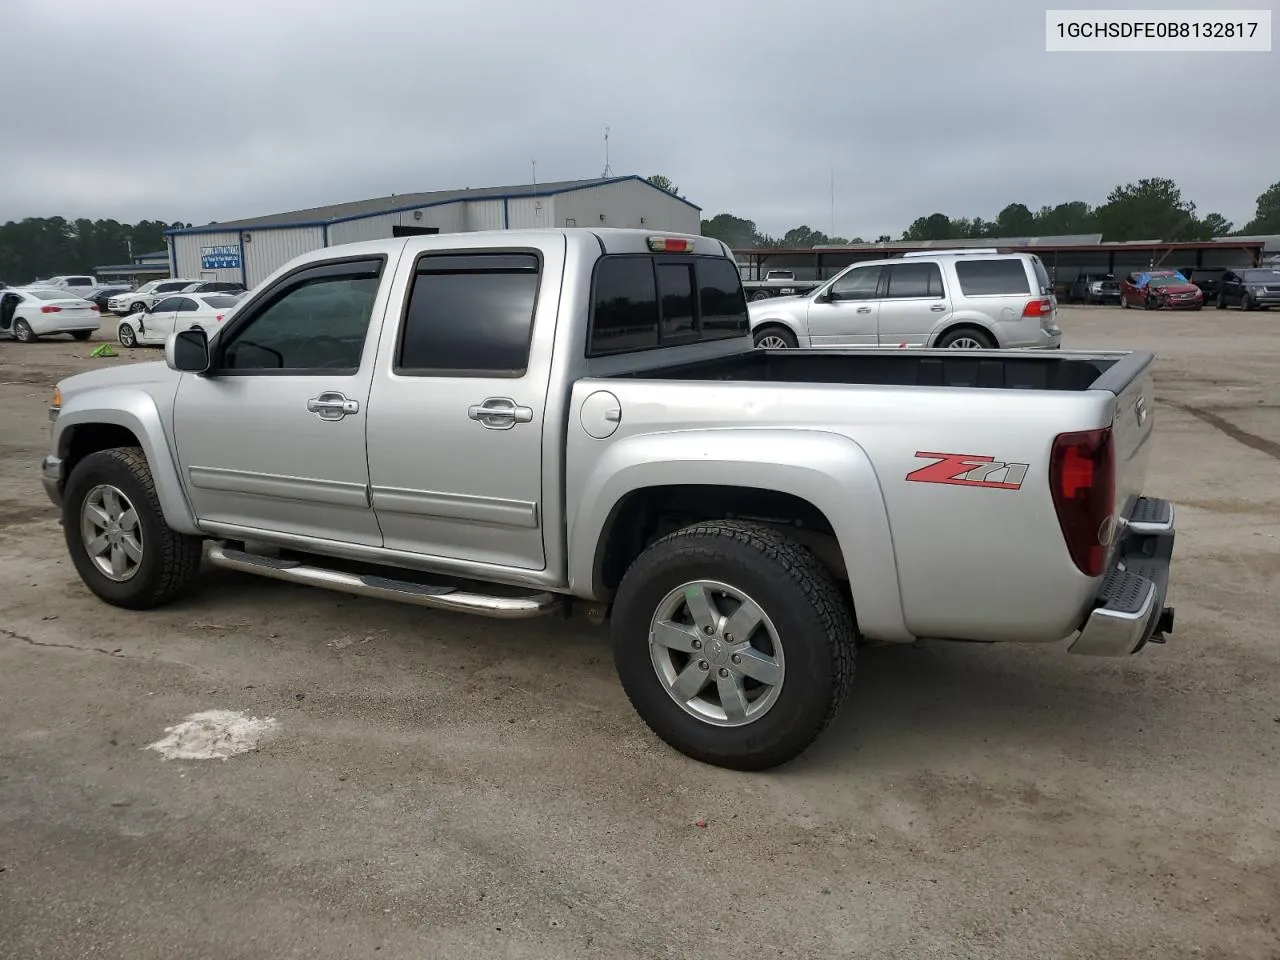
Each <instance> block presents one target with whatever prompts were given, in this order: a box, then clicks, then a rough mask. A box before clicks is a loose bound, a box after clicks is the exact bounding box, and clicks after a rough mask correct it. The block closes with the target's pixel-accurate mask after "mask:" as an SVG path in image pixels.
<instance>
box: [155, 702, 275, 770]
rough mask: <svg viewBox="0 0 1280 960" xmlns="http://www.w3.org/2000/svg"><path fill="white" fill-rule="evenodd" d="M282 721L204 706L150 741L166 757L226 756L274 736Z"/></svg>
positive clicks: (219, 758)
mask: <svg viewBox="0 0 1280 960" xmlns="http://www.w3.org/2000/svg"><path fill="white" fill-rule="evenodd" d="M279 729H280V724H279V722H277V721H276V720H275V718H273V717H251V716H249V715H248V714H246V713H240V712H238V711H235V710H205V711H202V712H201V713H193V714H191V716H189V717H187V719H185V720H183V721H182V722H181V723H179V724H177V725H175V726H172V727H165V728H164V730H165V733H166V734H167V736H165V737H164V738H163V739H160V740H157V741H156V742H155V743H151V744H148V745H147V747H146V749H147V750H155V751H156V752H157V753H159V754H160V755H161V756H162V757H164V758H165V759H166V760H226V759H227V758H228V757H234V756H235V755H236V754H238V753H248V752H249V751H250V750H254V749H256V748H257V746H258V744H259V743H261V742H262V741H263V740H265V739H267V738H268V737H271V736H273V735H274V734H275V733H277V732H278V731H279Z"/></svg>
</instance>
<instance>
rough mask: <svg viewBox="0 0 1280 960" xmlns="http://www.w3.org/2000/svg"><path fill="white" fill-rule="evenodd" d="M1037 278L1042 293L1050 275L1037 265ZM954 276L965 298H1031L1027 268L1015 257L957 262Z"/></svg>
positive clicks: (1046, 287)
mask: <svg viewBox="0 0 1280 960" xmlns="http://www.w3.org/2000/svg"><path fill="white" fill-rule="evenodd" d="M1037 266H1038V267H1039V269H1038V270H1037V271H1036V273H1037V276H1036V279H1037V281H1038V282H1039V283H1040V287H1041V289H1042V290H1045V289H1048V288H1049V287H1050V286H1051V284H1050V282H1049V274H1048V273H1047V272H1046V271H1045V269H1044V266H1043V265H1042V264H1039V263H1038V262H1037ZM956 276H957V277H958V278H959V280H960V290H961V292H963V293H964V295H965V296H966V297H995V296H1006V297H1008V296H1023V297H1025V296H1030V294H1031V284H1030V282H1029V281H1028V280H1027V270H1026V267H1024V266H1023V265H1022V261H1021V260H1019V259H1017V258H1015V257H1008V258H1005V259H1003V260H967V259H961V260H956Z"/></svg>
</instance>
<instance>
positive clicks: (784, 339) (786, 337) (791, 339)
mask: <svg viewBox="0 0 1280 960" xmlns="http://www.w3.org/2000/svg"><path fill="white" fill-rule="evenodd" d="M755 344H756V346H757V347H760V348H761V349H762V350H787V349H794V348H795V346H796V335H795V334H794V333H792V332H791V331H790V330H788V329H787V328H786V327H783V326H779V325H778V324H776V323H775V324H770V325H769V326H767V327H761V328H760V329H759V330H757V331H756V335H755Z"/></svg>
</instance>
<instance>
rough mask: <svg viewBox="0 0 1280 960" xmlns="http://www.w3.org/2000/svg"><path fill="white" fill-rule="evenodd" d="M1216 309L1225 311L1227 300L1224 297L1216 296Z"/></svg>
mask: <svg viewBox="0 0 1280 960" xmlns="http://www.w3.org/2000/svg"><path fill="white" fill-rule="evenodd" d="M1218 309H1219V310H1225V309H1227V298H1226V297H1224V296H1223V295H1222V294H1218Z"/></svg>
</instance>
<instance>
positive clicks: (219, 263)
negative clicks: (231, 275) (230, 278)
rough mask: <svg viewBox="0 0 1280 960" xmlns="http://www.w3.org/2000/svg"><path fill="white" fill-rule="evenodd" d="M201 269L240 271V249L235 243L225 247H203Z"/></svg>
mask: <svg viewBox="0 0 1280 960" xmlns="http://www.w3.org/2000/svg"><path fill="white" fill-rule="evenodd" d="M200 269H201V270H239V269H240V248H239V247H238V246H237V245H236V244H234V243H232V244H228V245H227V246H223V247H201V248H200Z"/></svg>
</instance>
